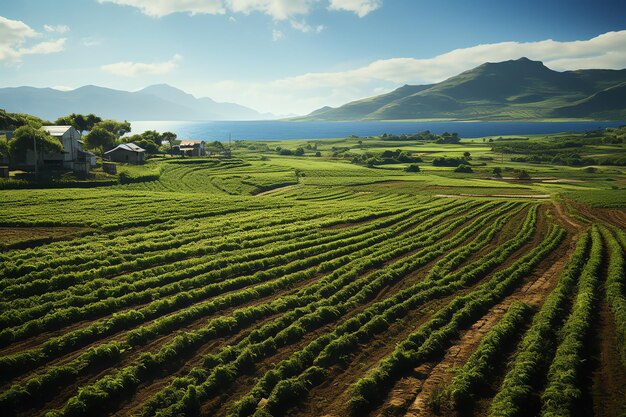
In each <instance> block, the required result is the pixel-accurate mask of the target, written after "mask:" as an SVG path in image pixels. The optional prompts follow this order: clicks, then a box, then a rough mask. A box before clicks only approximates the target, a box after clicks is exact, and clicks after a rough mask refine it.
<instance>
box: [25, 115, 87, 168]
mask: <svg viewBox="0 0 626 417" xmlns="http://www.w3.org/2000/svg"><path fill="white" fill-rule="evenodd" d="M41 129H42V130H44V131H46V132H48V133H49V134H50V136H52V137H53V138H56V139H58V140H59V141H60V142H61V144H62V145H63V152H60V153H42V154H39V155H38V158H39V160H40V163H41V162H43V164H44V166H48V167H55V166H57V167H63V168H67V169H71V170H74V171H77V172H87V171H88V170H89V162H88V161H87V160H86V158H85V152H84V151H83V146H84V143H83V141H82V140H81V137H82V135H81V133H80V132H79V131H78V130H76V129H75V128H74V127H72V126H43V127H42V128H41ZM34 163H35V155H34V151H32V150H29V151H28V153H27V154H26V164H27V165H34Z"/></svg>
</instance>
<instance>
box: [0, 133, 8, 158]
mask: <svg viewBox="0 0 626 417" xmlns="http://www.w3.org/2000/svg"><path fill="white" fill-rule="evenodd" d="M5 157H9V142H7V140H6V137H5V136H0V158H5Z"/></svg>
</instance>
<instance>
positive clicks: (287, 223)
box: [0, 159, 626, 417]
mask: <svg viewBox="0 0 626 417" xmlns="http://www.w3.org/2000/svg"><path fill="white" fill-rule="evenodd" d="M346 166H347V165H346V164H344V163H335V164H333V163H331V162H324V163H316V162H315V163H313V162H312V163H311V168H310V169H307V168H306V167H302V166H301V165H296V164H294V166H291V167H290V165H289V160H288V159H280V160H277V161H271V162H267V163H266V162H259V161H257V160H249V161H248V160H245V159H233V160H229V161H222V162H219V161H207V160H189V161H185V163H182V162H179V161H165V162H163V163H162V164H161V166H160V169H161V176H160V179H159V180H157V181H149V182H142V183H136V184H128V185H118V186H113V187H100V188H96V189H56V190H11V191H8V190H6V191H1V192H2V200H0V208H1V211H0V227H1V228H2V229H1V230H15V233H13V234H11V235H10V234H8V233H7V236H18V237H15V238H13V237H10V238H7V239H6V241H5V242H3V244H4V251H3V252H2V253H0V263H1V265H0V277H1V278H0V282H1V285H0V329H1V330H0V378H1V385H0V409H1V410H2V414H3V415H7V416H9V415H17V416H26V415H48V416H94V415H117V416H127V415H128V416H130V415H137V416H184V415H188V416H194V415H206V416H257V417H260V416H283V415H285V416H324V415H325V416H337V417H338V416H345V415H354V416H366V415H384V416H392V415H393V416H422V415H438V414H440V415H464V416H466V415H470V416H471V415H473V416H532V415H542V416H557V415H558V416H566V415H594V416H617V415H619V413H621V412H622V411H624V410H626V408H624V407H625V404H626V401H625V398H626V397H625V392H624V389H625V388H626V374H625V373H624V366H625V365H626V298H625V296H624V294H625V292H624V288H625V286H624V279H625V278H624V275H625V274H624V268H625V257H624V254H625V249H626V234H625V233H624V231H623V229H622V228H621V223H619V222H621V221H623V220H624V218H625V217H626V216H625V215H624V212H623V211H620V210H612V211H610V216H609V215H606V213H605V212H602V211H594V210H593V209H589V210H588V211H583V210H576V209H575V208H571V207H570V209H571V210H570V211H569V212H568V211H567V210H565V208H564V207H563V206H561V205H560V203H556V202H553V200H551V199H545V198H542V199H540V198H516V197H515V194H520V193H522V192H521V191H519V190H517V192H516V191H513V192H511V193H510V194H511V198H484V197H471V196H470V197H454V198H439V197H435V196H434V195H433V193H431V192H422V191H423V190H421V189H419V190H416V189H415V187H414V186H413V185H412V184H413V183H412V182H406V184H403V185H402V186H401V187H387V186H385V185H384V184H385V183H384V182H381V177H380V173H378V172H375V171H372V170H368V169H367V168H362V167H351V166H347V167H348V168H349V169H342V168H345V167H346ZM387 177H388V175H387V176H386V177H385V178H382V180H384V181H388V180H389V178H387ZM395 180H398V178H396V179H395ZM400 180H402V178H400ZM442 181H443V179H442ZM454 186H458V187H460V186H463V184H462V183H459V184H456V183H455V184H454ZM476 186H480V187H485V184H484V181H483V182H480V184H479V185H478V184H477V185H476ZM505 186H506V185H505ZM412 187H413V188H412ZM499 187H501V186H499ZM511 188H515V187H511ZM481 190H482V188H481ZM483 192H484V191H481V193H483ZM494 192H495V191H494ZM572 210H573V211H572ZM574 211H575V213H576V216H575V217H572V214H573V213H574ZM616 219H617V221H615V220H616ZM28 230H31V231H33V233H32V235H31V236H29V235H28V234H27V233H26V232H25V231H28ZM18 232H19V233H18Z"/></svg>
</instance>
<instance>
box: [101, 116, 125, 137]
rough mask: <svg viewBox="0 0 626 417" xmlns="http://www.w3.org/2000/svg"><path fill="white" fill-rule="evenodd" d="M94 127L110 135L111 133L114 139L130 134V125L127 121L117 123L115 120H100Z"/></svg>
mask: <svg viewBox="0 0 626 417" xmlns="http://www.w3.org/2000/svg"><path fill="white" fill-rule="evenodd" d="M95 127H101V128H102V129H104V130H107V131H108V132H110V133H113V134H114V135H115V137H116V138H120V137H122V136H124V135H125V134H126V133H129V132H130V123H129V122H127V121H123V122H118V121H117V120H102V121H101V122H98V123H96V124H95V125H94V128H95Z"/></svg>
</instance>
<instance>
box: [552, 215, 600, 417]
mask: <svg viewBox="0 0 626 417" xmlns="http://www.w3.org/2000/svg"><path fill="white" fill-rule="evenodd" d="M591 242H592V243H591V253H590V255H589V261H588V262H587V264H586V265H585V267H584V269H583V271H582V273H581V275H580V279H579V280H578V292H577V294H576V298H575V300H574V305H573V306H572V312H571V314H570V316H569V317H568V319H567V321H566V322H565V325H564V326H563V329H562V330H561V335H562V336H561V337H562V340H561V343H560V344H559V346H558V347H557V349H556V353H555V355H554V360H553V361H552V364H551V365H550V368H549V370H548V375H547V385H546V388H545V390H544V392H543V394H542V396H541V401H542V403H543V404H542V410H541V415H542V416H545V417H556V416H567V415H571V414H572V413H573V412H574V406H575V404H576V402H577V401H580V399H581V397H582V391H581V388H580V387H581V384H580V372H581V367H582V364H583V362H584V358H585V352H584V345H585V338H586V337H587V335H588V334H589V331H590V329H591V325H592V323H593V317H594V313H595V311H596V306H597V303H598V300H599V293H600V291H599V287H600V278H601V277H600V265H601V263H602V236H601V235H600V231H599V230H598V228H597V227H596V226H594V227H593V229H592V232H591Z"/></svg>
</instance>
